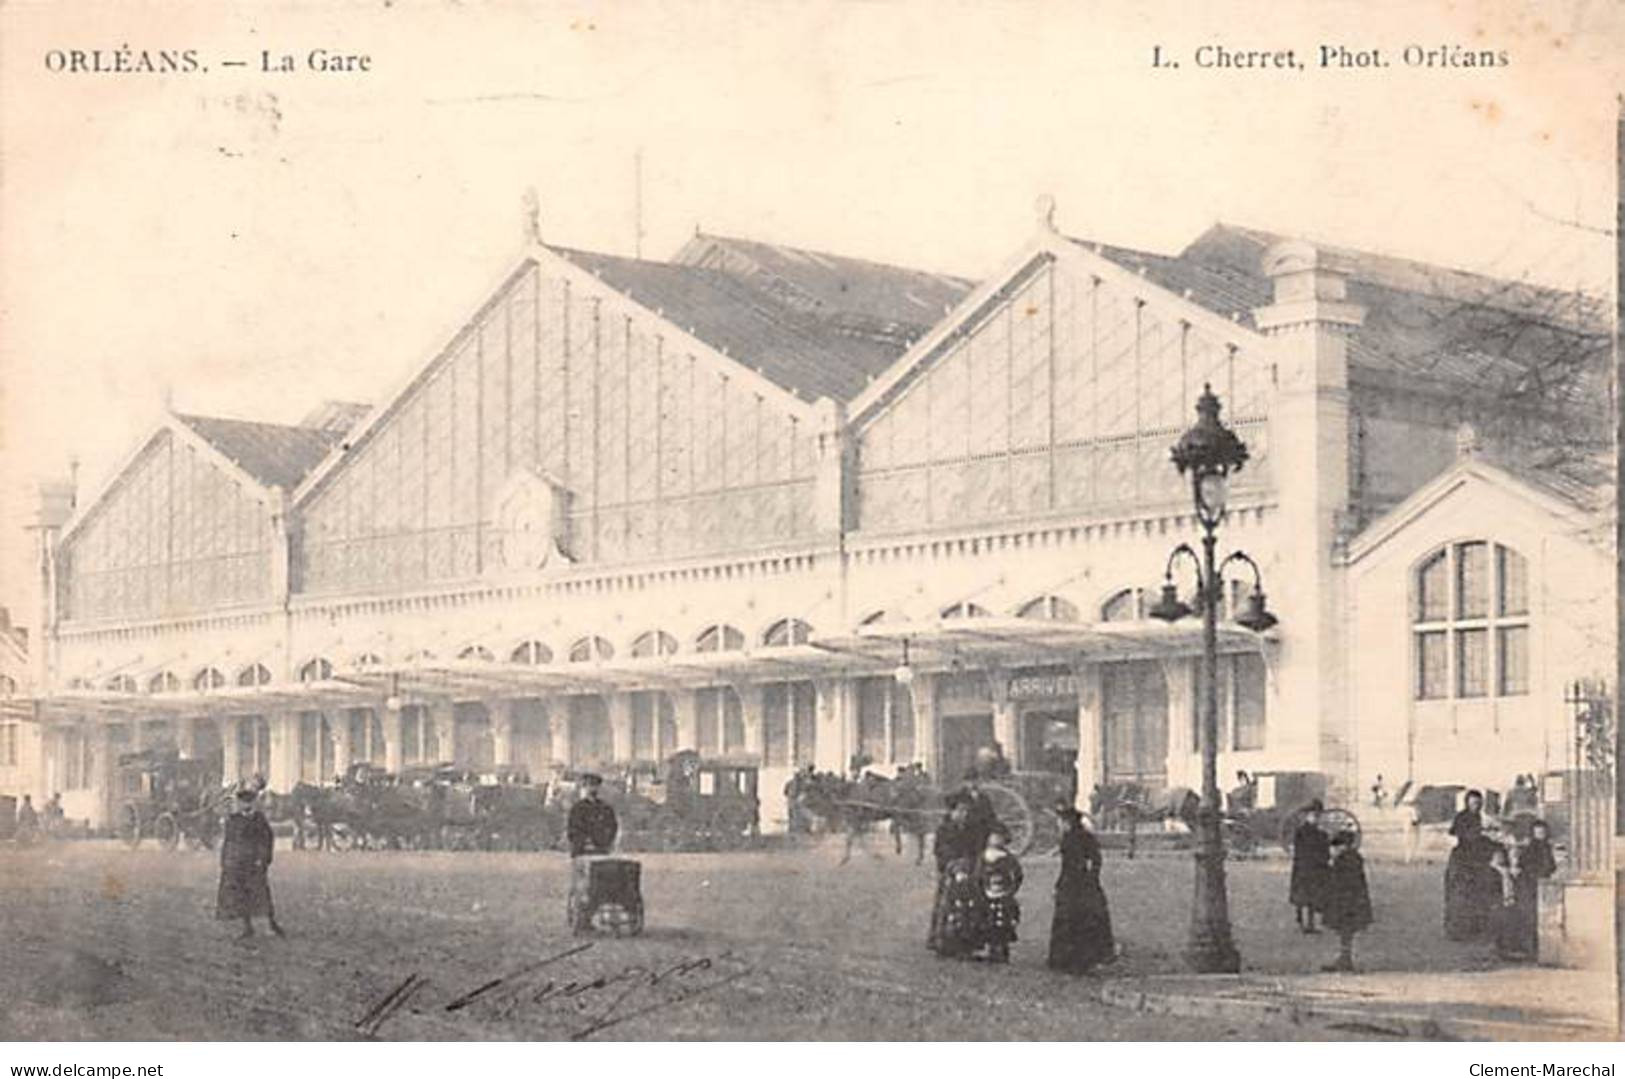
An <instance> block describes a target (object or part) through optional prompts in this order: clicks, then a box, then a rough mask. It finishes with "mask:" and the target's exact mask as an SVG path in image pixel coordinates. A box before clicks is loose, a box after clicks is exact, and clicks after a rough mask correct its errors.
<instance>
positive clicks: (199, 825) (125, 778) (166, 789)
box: [114, 749, 231, 850]
mask: <svg viewBox="0 0 1625 1079" xmlns="http://www.w3.org/2000/svg"><path fill="white" fill-rule="evenodd" d="M116 782H117V784H118V785H117V787H116V790H117V792H118V797H119V806H118V808H117V810H115V817H114V819H115V822H116V827H117V830H118V835H119V838H120V839H122V840H124V842H125V843H126V844H128V845H129V846H130V847H132V848H133V847H137V846H140V844H141V841H142V840H143V839H145V838H147V837H148V836H151V837H152V838H154V839H156V840H157V841H158V846H160V847H161V848H163V849H164V850H174V849H175V848H176V847H178V846H180V844H181V841H182V840H183V839H184V840H186V841H187V842H188V843H189V844H191V845H193V846H195V847H199V848H202V849H204V850H211V849H213V847H214V844H215V841H216V840H217V839H218V838H219V837H220V821H221V818H223V817H224V816H225V815H226V813H228V812H229V811H230V808H231V792H230V791H229V790H227V789H226V788H224V787H223V786H222V785H221V782H220V774H219V772H218V771H216V770H215V769H214V767H213V766H212V765H210V764H208V763H207V762H205V761H200V760H191V759H183V758H182V757H181V756H180V754H179V753H177V752H176V751H175V750H173V749H146V750H141V751H139V752H135V753H123V754H120V755H119V758H118V766H117V776H116Z"/></svg>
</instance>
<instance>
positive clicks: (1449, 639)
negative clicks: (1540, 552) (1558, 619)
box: [1411, 540, 1529, 700]
mask: <svg viewBox="0 0 1625 1079" xmlns="http://www.w3.org/2000/svg"><path fill="white" fill-rule="evenodd" d="M1412 591H1413V594H1414V597H1415V598H1414V601H1413V605H1412V608H1411V622H1412V625H1411V637H1412V640H1413V641H1414V642H1415V652H1416V661H1415V667H1414V670H1415V672H1416V680H1415V681H1416V685H1415V692H1416V699H1417V700H1448V699H1450V698H1472V697H1489V696H1496V697H1516V696H1522V695H1524V694H1526V693H1528V692H1529V563H1528V561H1527V560H1526V559H1525V558H1524V557H1523V555H1521V554H1519V553H1518V552H1517V551H1514V550H1512V549H1511V548H1510V547H1503V546H1501V545H1500V544H1498V543H1495V544H1492V543H1489V542H1487V541H1484V540H1469V541H1466V542H1463V543H1452V544H1450V545H1449V546H1448V547H1444V548H1441V549H1440V550H1438V551H1436V552H1435V553H1434V554H1432V555H1430V556H1429V557H1428V558H1427V559H1425V560H1424V561H1423V562H1422V564H1421V565H1420V566H1419V567H1418V568H1417V570H1416V574H1415V579H1414V581H1413V589H1412Z"/></svg>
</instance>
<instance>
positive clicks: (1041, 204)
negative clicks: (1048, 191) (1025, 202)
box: [1033, 195, 1055, 232]
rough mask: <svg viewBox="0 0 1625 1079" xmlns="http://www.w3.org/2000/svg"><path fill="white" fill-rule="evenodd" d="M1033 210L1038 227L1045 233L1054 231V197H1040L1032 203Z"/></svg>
mask: <svg viewBox="0 0 1625 1079" xmlns="http://www.w3.org/2000/svg"><path fill="white" fill-rule="evenodd" d="M1033 210H1034V211H1035V212H1036V213H1037V214H1038V227H1039V228H1041V229H1043V230H1044V231H1045V232H1054V231H1055V196H1054V195H1040V196H1038V198H1037V199H1036V200H1034V202H1033Z"/></svg>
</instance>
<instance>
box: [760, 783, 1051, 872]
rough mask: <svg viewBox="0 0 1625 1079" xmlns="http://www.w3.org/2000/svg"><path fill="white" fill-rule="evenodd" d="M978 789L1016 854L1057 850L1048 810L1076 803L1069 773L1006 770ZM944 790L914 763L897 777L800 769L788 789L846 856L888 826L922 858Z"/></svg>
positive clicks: (797, 807)
mask: <svg viewBox="0 0 1625 1079" xmlns="http://www.w3.org/2000/svg"><path fill="white" fill-rule="evenodd" d="M978 786H979V787H980V789H981V791H982V793H984V794H985V795H987V798H988V801H989V802H991V803H992V805H993V813H994V815H995V816H996V817H997V818H998V819H999V821H1000V823H1002V824H1003V825H1004V826H1005V827H1006V828H1008V829H1009V831H1010V850H1011V851H1012V852H1013V853H1015V854H1016V855H1017V856H1020V855H1023V854H1028V853H1037V854H1044V853H1048V852H1050V851H1052V850H1054V849H1055V848H1056V845H1057V844H1058V843H1059V841H1060V832H1059V824H1058V823H1057V821H1056V819H1055V815H1054V813H1053V812H1051V810H1052V809H1053V808H1054V806H1055V805H1056V804H1057V803H1061V802H1064V803H1065V804H1066V805H1071V804H1072V798H1073V791H1074V789H1075V783H1074V780H1073V778H1072V776H1071V775H1069V774H1066V773H1061V772H1047V771H1035V772H1009V771H1006V772H1002V773H1001V774H1000V775H998V777H997V778H988V779H981V780H979V781H978ZM947 794H948V790H947V789H945V788H941V787H938V786H937V785H935V784H934V783H933V782H932V781H931V779H930V777H929V776H928V775H926V773H925V772H924V771H923V770H920V769H916V768H910V767H904V768H903V769H901V770H899V772H898V774H897V775H896V776H895V777H891V776H883V775H879V774H877V773H875V772H874V771H872V770H862V771H861V774H860V775H859V776H858V777H857V778H855V779H848V778H845V777H843V776H838V775H835V774H834V773H832V772H812V771H802V772H798V773H797V774H796V776H795V778H794V779H792V780H791V782H790V788H789V790H788V791H787V795H788V797H789V799H790V802H791V805H792V812H793V813H794V814H796V815H797V816H798V817H799V818H801V819H807V818H810V819H811V821H813V822H815V823H817V824H819V825H821V826H822V828H823V829H824V830H825V831H827V832H840V833H844V834H845V835H846V837H847V855H848V856H850V854H851V845H852V840H853V838H854V837H855V836H857V835H859V834H862V833H863V832H865V831H867V830H868V829H869V828H871V827H872V826H874V825H876V824H880V823H887V824H889V825H890V830H891V834H892V837H893V842H894V844H895V846H896V848H897V851H898V853H902V837H903V835H904V834H905V833H906V834H908V835H911V836H914V837H915V840H916V853H917V857H918V858H923V857H924V850H925V836H927V835H929V834H930V833H931V832H933V831H935V829H936V826H937V822H938V821H939V820H941V818H942V814H943V811H944V809H943V806H944V801H943V800H944V797H945V796H946V795H947ZM843 860H844V859H843Z"/></svg>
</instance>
